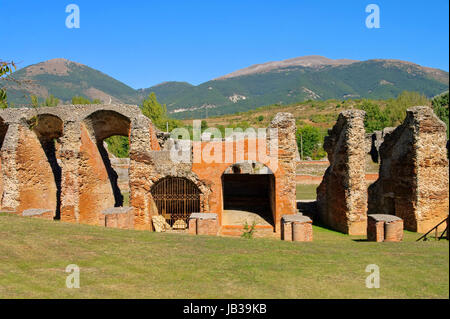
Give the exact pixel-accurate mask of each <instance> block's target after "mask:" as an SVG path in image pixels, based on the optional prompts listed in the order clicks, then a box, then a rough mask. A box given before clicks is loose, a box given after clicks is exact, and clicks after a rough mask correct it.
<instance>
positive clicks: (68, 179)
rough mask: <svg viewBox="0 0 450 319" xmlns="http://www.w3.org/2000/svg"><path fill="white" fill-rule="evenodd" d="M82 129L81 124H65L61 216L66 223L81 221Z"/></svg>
mask: <svg viewBox="0 0 450 319" xmlns="http://www.w3.org/2000/svg"><path fill="white" fill-rule="evenodd" d="M80 130H81V128H80V123H79V122H74V121H67V122H65V123H64V134H63V136H62V137H61V149H60V152H59V158H60V161H61V165H60V166H61V173H62V174H61V175H62V176H61V216H60V219H61V220H62V221H65V222H72V223H75V222H78V221H79V180H78V167H79V161H80V155H79V152H80V148H81V131H80Z"/></svg>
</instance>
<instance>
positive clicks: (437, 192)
mask: <svg viewBox="0 0 450 319" xmlns="http://www.w3.org/2000/svg"><path fill="white" fill-rule="evenodd" d="M384 135H385V136H384V142H383V144H382V145H381V146H380V159H381V167H380V174H379V179H378V180H377V181H376V182H375V183H374V184H373V185H371V187H370V188H369V213H370V214H391V215H396V216H398V217H400V218H401V219H403V220H404V226H405V229H407V230H410V231H416V232H420V233H424V232H427V231H428V230H430V229H431V228H432V227H434V226H435V225H436V224H438V223H439V222H441V221H442V220H444V219H445V218H446V217H447V215H448V209H449V175H448V158H447V149H446V143H447V139H446V126H445V124H444V123H443V122H442V121H440V120H439V119H438V117H437V116H436V115H435V114H434V113H433V111H432V109H431V108H429V107H426V106H416V107H413V108H410V109H408V110H407V115H406V118H405V120H404V122H403V124H401V125H400V126H398V127H397V128H396V129H395V130H389V131H388V132H384ZM443 227H445V226H443Z"/></svg>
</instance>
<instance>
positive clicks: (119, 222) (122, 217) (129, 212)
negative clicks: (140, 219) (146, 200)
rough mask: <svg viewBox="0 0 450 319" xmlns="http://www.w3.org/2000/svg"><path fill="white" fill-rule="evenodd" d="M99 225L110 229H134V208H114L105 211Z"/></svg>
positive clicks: (101, 215)
mask: <svg viewBox="0 0 450 319" xmlns="http://www.w3.org/2000/svg"><path fill="white" fill-rule="evenodd" d="M99 225H101V226H105V227H110V228H120V229H133V228H134V213H133V207H114V208H108V209H105V210H104V211H102V212H101V214H100V216H99Z"/></svg>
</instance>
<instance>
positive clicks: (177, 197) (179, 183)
mask: <svg viewBox="0 0 450 319" xmlns="http://www.w3.org/2000/svg"><path fill="white" fill-rule="evenodd" d="M151 194H152V197H153V200H154V201H155V204H156V207H157V208H158V213H159V214H160V215H162V216H163V217H164V218H165V219H166V221H167V223H168V224H169V225H170V226H173V224H174V223H175V222H176V221H177V220H179V219H182V220H184V221H185V222H186V223H188V218H189V216H190V215H191V213H194V212H200V190H199V189H198V187H197V186H196V185H195V184H194V183H193V182H191V181H190V180H187V179H185V178H181V177H165V178H163V179H161V180H160V181H158V182H157V183H156V184H155V185H153V187H152V188H151Z"/></svg>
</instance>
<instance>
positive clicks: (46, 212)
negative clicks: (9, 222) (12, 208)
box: [22, 208, 55, 220]
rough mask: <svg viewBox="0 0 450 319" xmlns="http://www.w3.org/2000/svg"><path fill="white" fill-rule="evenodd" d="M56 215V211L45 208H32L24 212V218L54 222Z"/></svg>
mask: <svg viewBox="0 0 450 319" xmlns="http://www.w3.org/2000/svg"><path fill="white" fill-rule="evenodd" d="M54 215H55V212H54V211H52V210H51V209H45V208H31V209H27V210H24V211H23V212H22V216H24V217H34V218H40V219H47V220H53V218H54V217H55V216H54Z"/></svg>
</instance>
